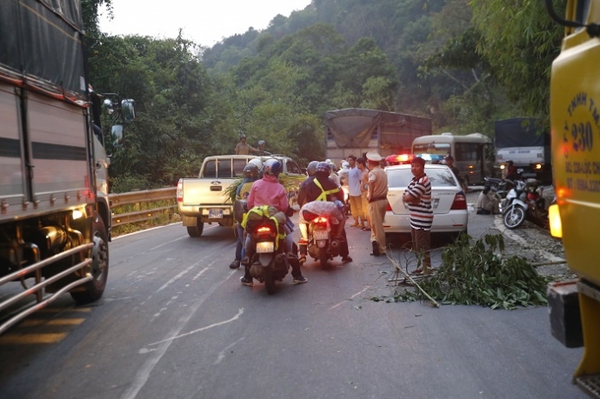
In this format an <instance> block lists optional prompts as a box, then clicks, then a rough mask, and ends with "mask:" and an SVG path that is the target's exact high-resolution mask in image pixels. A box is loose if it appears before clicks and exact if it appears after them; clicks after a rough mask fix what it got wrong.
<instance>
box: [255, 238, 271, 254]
mask: <svg viewBox="0 0 600 399" xmlns="http://www.w3.org/2000/svg"><path fill="white" fill-rule="evenodd" d="M273 244H274V243H273V241H262V242H258V243H256V253H257V254H269V253H271V252H273V249H274V245H273Z"/></svg>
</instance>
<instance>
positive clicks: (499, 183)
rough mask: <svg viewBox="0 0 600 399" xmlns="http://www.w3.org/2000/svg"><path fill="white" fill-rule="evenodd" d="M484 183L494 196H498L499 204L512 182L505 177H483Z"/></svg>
mask: <svg viewBox="0 0 600 399" xmlns="http://www.w3.org/2000/svg"><path fill="white" fill-rule="evenodd" d="M483 180H484V182H485V185H486V186H489V187H490V189H491V190H492V192H493V193H494V195H495V196H496V198H498V203H499V204H501V203H502V200H504V198H506V195H507V194H508V191H509V189H510V186H511V185H512V182H511V181H509V180H505V179H498V178H495V177H487V176H486V177H484V178H483Z"/></svg>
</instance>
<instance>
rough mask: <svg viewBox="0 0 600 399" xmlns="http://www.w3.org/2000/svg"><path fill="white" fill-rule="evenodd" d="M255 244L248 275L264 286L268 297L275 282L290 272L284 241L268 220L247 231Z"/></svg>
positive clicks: (273, 291)
mask: <svg viewBox="0 0 600 399" xmlns="http://www.w3.org/2000/svg"><path fill="white" fill-rule="evenodd" d="M247 233H248V234H251V235H252V238H253V239H254V242H255V243H256V244H255V245H256V252H255V254H254V256H253V257H252V259H251V266H250V274H251V275H252V277H253V278H255V279H257V280H258V281H260V282H261V283H264V284H265V288H266V290H267V292H268V293H269V295H272V294H274V293H275V281H282V280H283V278H284V277H285V276H286V275H287V274H288V272H289V270H290V267H291V266H290V263H289V260H288V257H287V256H286V253H285V244H284V239H283V238H282V237H281V236H279V235H278V232H277V226H276V225H275V223H274V222H273V221H271V220H269V219H266V218H265V219H263V221H262V222H261V223H260V224H256V225H255V226H253V227H252V228H249V229H247Z"/></svg>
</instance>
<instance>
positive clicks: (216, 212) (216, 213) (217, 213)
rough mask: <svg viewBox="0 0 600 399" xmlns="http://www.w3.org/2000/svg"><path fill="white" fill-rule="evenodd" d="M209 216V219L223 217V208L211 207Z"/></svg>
mask: <svg viewBox="0 0 600 399" xmlns="http://www.w3.org/2000/svg"><path fill="white" fill-rule="evenodd" d="M208 218H209V219H222V218H223V209H209V210H208Z"/></svg>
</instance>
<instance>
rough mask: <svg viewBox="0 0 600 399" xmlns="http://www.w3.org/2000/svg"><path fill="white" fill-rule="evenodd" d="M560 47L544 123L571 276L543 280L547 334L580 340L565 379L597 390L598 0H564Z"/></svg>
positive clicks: (554, 221)
mask: <svg viewBox="0 0 600 399" xmlns="http://www.w3.org/2000/svg"><path fill="white" fill-rule="evenodd" d="M546 6H547V9H548V12H549V14H550V16H551V17H552V18H553V19H554V20H555V21H557V22H558V23H559V24H561V25H563V26H565V36H564V39H563V42H562V47H561V52H560V55H559V56H558V57H557V58H556V60H555V61H554V62H553V64H552V75H551V88H550V124H551V136H552V137H551V141H552V158H553V169H554V170H553V172H554V186H555V191H556V204H555V205H553V206H551V209H550V227H551V233H552V235H554V236H555V237H562V240H563V244H564V249H565V256H566V259H567V262H568V265H569V268H570V269H571V270H573V272H574V273H575V274H576V275H577V279H576V280H575V281H566V282H558V283H553V284H551V285H550V286H549V287H548V302H549V308H550V325H551V330H552V334H553V336H554V337H555V338H557V339H558V340H559V341H561V342H562V343H563V344H564V345H565V346H567V347H580V346H583V347H584V350H583V357H582V359H581V362H580V363H579V366H578V367H577V369H576V370H575V372H574V375H573V382H574V383H576V384H578V385H579V386H580V387H581V388H582V389H583V390H584V391H585V392H587V393H588V394H589V395H590V396H592V397H600V245H598V244H599V242H598V237H599V234H598V232H595V231H594V229H595V228H597V227H600V68H599V67H598V65H599V64H600V38H599V37H600V26H599V25H598V23H600V1H591V0H568V1H567V4H566V17H564V18H563V17H561V16H558V15H557V14H556V11H555V10H554V9H553V8H552V1H551V0H546Z"/></svg>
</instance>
